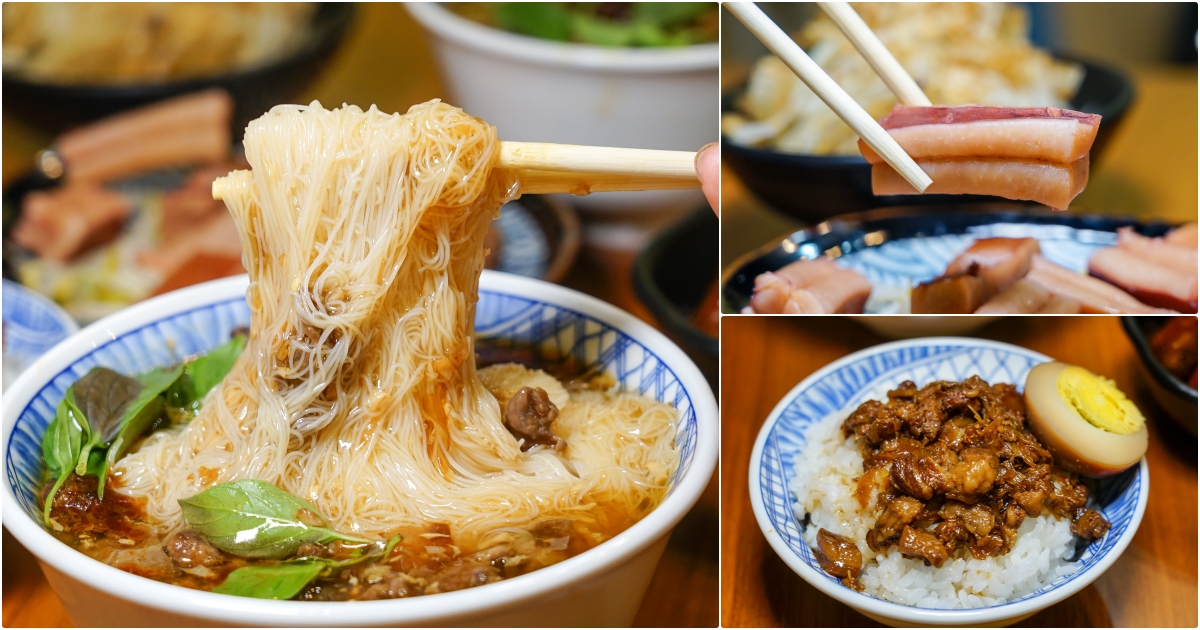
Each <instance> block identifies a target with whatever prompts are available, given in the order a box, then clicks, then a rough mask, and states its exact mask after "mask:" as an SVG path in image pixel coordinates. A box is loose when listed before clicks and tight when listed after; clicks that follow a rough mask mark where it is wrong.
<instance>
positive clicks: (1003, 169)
mask: <svg viewBox="0 0 1200 630" xmlns="http://www.w3.org/2000/svg"><path fill="white" fill-rule="evenodd" d="M916 162H917V165H918V166H920V167H921V170H923V171H925V173H926V174H927V175H929V177H930V178H932V179H933V183H932V184H930V186H929V188H926V189H925V193H926V194H945V195H993V196H997V197H1004V198H1005V199H1015V200H1021V201H1033V202H1035V203H1040V204H1043V205H1047V206H1050V207H1051V208H1054V209H1055V210H1065V209H1066V208H1067V207H1068V206H1070V205H1071V200H1072V199H1074V198H1075V197H1077V196H1078V195H1079V193H1081V192H1083V189H1084V188H1086V187H1087V181H1088V158H1087V156H1084V157H1082V158H1079V159H1078V160H1075V161H1074V162H1071V163H1068V164H1054V163H1051V162H1039V161H1037V160H1015V159H1008V158H936V159H933V158H929V159H918V160H916ZM871 189H872V191H873V192H874V193H875V194H876V195H915V194H918V193H917V189H916V188H913V187H912V185H911V184H909V183H908V182H907V181H904V178H903V177H901V176H900V174H899V173H897V172H896V171H895V170H893V169H892V167H891V166H888V165H887V164H875V165H873V166H871Z"/></svg>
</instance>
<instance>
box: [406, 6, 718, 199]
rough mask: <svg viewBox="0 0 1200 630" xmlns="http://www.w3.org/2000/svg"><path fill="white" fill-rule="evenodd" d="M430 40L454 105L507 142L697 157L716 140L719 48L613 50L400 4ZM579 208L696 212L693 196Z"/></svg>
mask: <svg viewBox="0 0 1200 630" xmlns="http://www.w3.org/2000/svg"><path fill="white" fill-rule="evenodd" d="M405 7H406V8H407V9H408V12H409V13H410V14H412V16H413V18H415V19H416V20H417V21H418V22H420V24H421V26H422V27H424V28H425V30H426V31H427V32H428V33H429V34H430V35H431V38H430V40H431V44H432V45H433V50H434V53H435V56H436V58H437V61H438V65H439V66H440V68H441V74H442V79H443V81H445V84H446V87H447V89H448V90H449V93H450V97H451V98H452V99H453V101H452V102H453V103H454V104H455V105H457V106H459V107H461V108H463V109H464V110H466V111H468V112H470V113H471V114H472V115H475V116H479V117H480V118H482V119H484V120H486V121H488V122H490V123H492V124H493V125H495V126H496V128H497V129H499V131H500V136H501V137H502V138H504V139H505V140H520V141H523V142H557V143H562V144H587V145H595V146H607V147H631V148H639V149H668V150H678V151H695V150H697V149H699V148H700V147H701V146H703V145H705V144H707V143H709V142H716V141H717V139H718V136H719V126H720V103H718V98H717V95H718V91H719V89H718V86H719V85H720V74H719V71H718V65H719V58H720V48H719V45H718V44H715V43H714V44H701V45H697V46H685V47H681V48H610V47H604V46H588V45H584V44H571V43H563V42H554V41H549V40H543V39H537V38H534V37H527V36H524V35H517V34H514V33H508V32H505V31H501V30H498V29H494V28H489V27H487V26H483V25H482V24H477V23H475V22H472V21H470V20H468V19H466V18H463V17H460V16H458V15H455V14H454V13H453V12H451V11H449V10H447V9H445V8H444V7H442V6H441V5H440V4H438V3H433V2H414V3H408V4H406V5H405ZM573 203H575V204H576V205H578V206H580V207H582V208H585V209H597V210H611V211H617V210H629V209H633V208H639V209H646V208H654V209H661V210H664V211H672V210H673V211H685V210H692V209H694V208H695V207H696V206H698V205H701V204H703V203H704V197H703V196H701V195H700V193H699V191H657V192H646V193H599V194H594V195H588V196H586V197H577V198H573Z"/></svg>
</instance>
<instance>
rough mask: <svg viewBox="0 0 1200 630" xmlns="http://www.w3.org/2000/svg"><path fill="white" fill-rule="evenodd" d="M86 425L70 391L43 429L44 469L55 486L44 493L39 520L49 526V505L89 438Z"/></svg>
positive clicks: (52, 502)
mask: <svg viewBox="0 0 1200 630" xmlns="http://www.w3.org/2000/svg"><path fill="white" fill-rule="evenodd" d="M87 434H88V427H87V422H85V421H84V420H83V418H82V414H81V413H79V410H78V408H77V407H76V406H75V405H74V401H73V399H72V395H71V389H70V388H68V389H67V393H66V395H65V396H64V397H63V399H62V401H60V402H59V403H58V410H57V412H56V413H55V416H54V420H52V421H51V422H50V425H49V426H47V427H46V435H44V436H43V437H42V455H44V456H45V458H46V468H47V469H48V471H49V472H50V474H51V475H53V476H54V477H55V478H56V481H55V482H54V486H53V487H52V488H51V489H50V492H49V493H47V494H46V503H45V505H44V506H43V508H42V517H43V519H44V520H45V521H46V522H47V523H49V521H50V506H51V505H53V504H54V495H56V494H58V489H59V488H61V487H62V485H63V483H64V482H66V480H67V477H68V476H70V474H71V468H72V466H74V465H75V462H76V461H77V460H78V459H79V452H80V449H81V448H82V445H83V443H84V441H86V440H87V438H88V435H87Z"/></svg>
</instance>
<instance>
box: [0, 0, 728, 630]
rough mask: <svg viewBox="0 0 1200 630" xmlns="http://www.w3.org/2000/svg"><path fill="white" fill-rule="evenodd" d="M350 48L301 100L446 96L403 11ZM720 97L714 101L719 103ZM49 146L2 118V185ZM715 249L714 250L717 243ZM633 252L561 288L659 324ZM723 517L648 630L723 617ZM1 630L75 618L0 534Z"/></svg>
mask: <svg viewBox="0 0 1200 630" xmlns="http://www.w3.org/2000/svg"><path fill="white" fill-rule="evenodd" d="M359 9H360V12H359V16H358V18H357V21H356V23H355V24H354V26H353V27H352V31H351V32H350V33H349V34H348V35H347V40H346V42H345V44H344V46H343V47H342V49H341V50H340V51H339V52H338V54H337V56H336V57H335V58H334V60H333V61H332V62H331V64H330V66H329V68H328V69H327V70H326V72H325V73H324V74H322V75H321V77H320V78H319V79H317V81H316V84H315V85H313V86H312V88H310V90H309V91H308V93H307V94H305V95H304V97H303V98H301V99H299V101H300V102H305V103H307V102H309V100H310V99H314V98H315V99H319V100H320V101H321V102H322V103H324V104H325V105H326V106H332V105H334V104H340V103H342V102H349V103H357V104H360V105H362V106H364V107H366V106H368V105H370V104H371V103H375V104H377V105H379V107H380V109H383V110H384V111H405V110H407V109H408V107H409V106H410V105H412V104H414V103H420V102H423V101H426V100H429V99H431V98H435V97H442V98H445V95H444V94H443V91H442V88H441V82H440V80H439V77H438V75H437V71H436V68H435V66H434V63H433V58H432V55H431V54H430V51H429V49H428V47H427V45H426V43H425V34H424V33H423V32H422V31H421V29H420V28H419V27H418V26H417V24H416V23H415V22H413V20H412V18H411V17H409V15H408V13H407V11H405V10H404V8H403V7H402V6H401V5H400V4H397V3H381V4H370V3H366V4H361V5H359ZM714 98H715V95H714ZM50 140H51V138H49V137H48V136H45V135H44V134H42V133H41V132H38V131H37V130H36V129H32V128H29V127H27V126H26V125H24V124H23V123H21V121H19V120H15V119H13V118H11V117H9V116H5V118H4V181H6V182H7V181H11V180H12V179H13V178H15V177H17V176H19V175H20V174H21V173H22V172H23V171H24V170H25V169H27V168H28V165H29V164H31V163H32V158H33V154H34V153H35V152H36V151H37V150H39V149H40V148H42V147H44V146H46V145H47V144H49V142H50ZM713 247H716V244H715V243H714V244H713ZM635 255H636V252H621V251H617V252H613V251H605V250H599V249H594V248H586V247H585V248H584V249H583V251H581V252H580V256H579V259H578V261H577V263H576V264H575V266H574V268H573V269H572V270H571V272H570V273H569V274H568V275H567V277H566V278H565V279H564V281H563V284H565V285H567V286H570V287H573V288H576V289H579V290H580V291H583V292H585V293H590V294H592V295H595V296H596V297H599V298H600V299H602V300H605V301H607V302H610V303H612V304H615V305H616V306H619V307H621V308H623V309H625V310H627V311H630V312H631V313H633V314H634V315H636V316H638V317H640V318H642V319H643V320H645V321H648V322H651V323H652V324H653V323H654V319H653V317H652V316H651V315H650V313H649V312H648V311H647V310H646V309H645V307H643V306H642V305H641V303H640V302H639V301H638V299H637V296H636V295H634V292H633V287H632V282H631V280H630V278H631V270H632V265H633V260H634V257H635ZM719 519H720V516H719V514H718V509H717V475H716V474H714V475H713V480H712V482H711V483H710V484H709V487H708V489H707V490H706V491H705V493H704V495H703V496H702V497H701V499H700V502H699V503H698V504H697V505H696V507H695V508H694V509H693V510H692V511H691V513H689V514H688V515H687V516H686V517H684V519H683V521H681V522H680V523H679V525H678V527H677V528H676V529H675V533H674V535H673V536H672V537H671V542H670V544H669V545H668V547H667V550H666V551H665V552H664V554H663V557H662V561H661V563H660V564H659V566H658V570H657V572H656V573H655V574H654V579H653V581H651V583H650V588H649V590H648V591H647V593H646V596H645V599H644V600H643V603H642V607H641V609H640V610H639V612H638V616H637V618H636V620H635V622H634V623H635V625H637V626H642V627H679V626H687V627H715V626H716V625H717V610H718V601H719V598H718V587H717V584H718V575H717V567H718V559H717V558H718V548H717V539H718V534H719ZM3 553H4V560H3V564H4V574H3V599H4V602H3V625H4V626H6V627H13V626H24V627H67V626H70V625H71V620H70V619H68V618H67V615H66V612H65V611H64V610H63V608H62V605H61V604H60V603H59V601H58V598H57V597H56V596H55V595H54V592H53V591H52V590H51V589H50V586H49V585H48V584H47V583H46V580H45V578H43V577H42V572H41V570H40V569H39V568H38V566H37V562H36V561H35V560H34V558H33V556H32V555H30V554H29V552H28V551H26V550H25V549H24V548H23V547H21V545H20V543H18V542H17V541H16V540H15V539H13V537H12V536H10V535H9V534H8V532H7V531H5V532H4V548H3Z"/></svg>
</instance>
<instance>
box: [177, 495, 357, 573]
mask: <svg viewBox="0 0 1200 630" xmlns="http://www.w3.org/2000/svg"><path fill="white" fill-rule="evenodd" d="M179 505H180V507H182V508H183V518H184V520H186V521H187V522H188V524H189V525H191V526H192V529H195V530H196V531H197V532H199V533H200V534H201V535H203V536H204V537H205V538H207V539H208V541H209V542H210V543H212V544H213V545H214V546H216V547H217V548H218V549H220V550H222V551H226V552H228V553H231V554H234V555H237V556H243V557H247V558H284V557H287V556H290V555H293V554H295V553H296V550H297V549H299V548H300V546H301V545H303V544H304V543H310V542H312V543H325V542H329V541H332V540H345V541H349V542H371V541H370V540H367V539H364V538H357V537H354V536H347V535H345V534H340V533H338V532H336V531H334V530H332V529H329V527H328V525H329V522H328V519H326V518H325V516H324V515H322V514H321V513H320V511H318V510H317V508H316V506H314V505H313V504H311V503H309V502H308V501H305V500H304V499H301V498H299V497H297V496H293V495H291V494H289V493H287V492H284V491H283V490H280V489H279V488H276V487H275V486H273V485H271V484H269V483H267V482H265V481H258V480H255V479H243V480H241V481H233V482H230V483H223V484H220V485H217V486H213V487H212V488H209V489H208V490H205V491H204V492H201V493H200V494H198V495H196V496H194V497H191V498H188V499H180V500H179Z"/></svg>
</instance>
